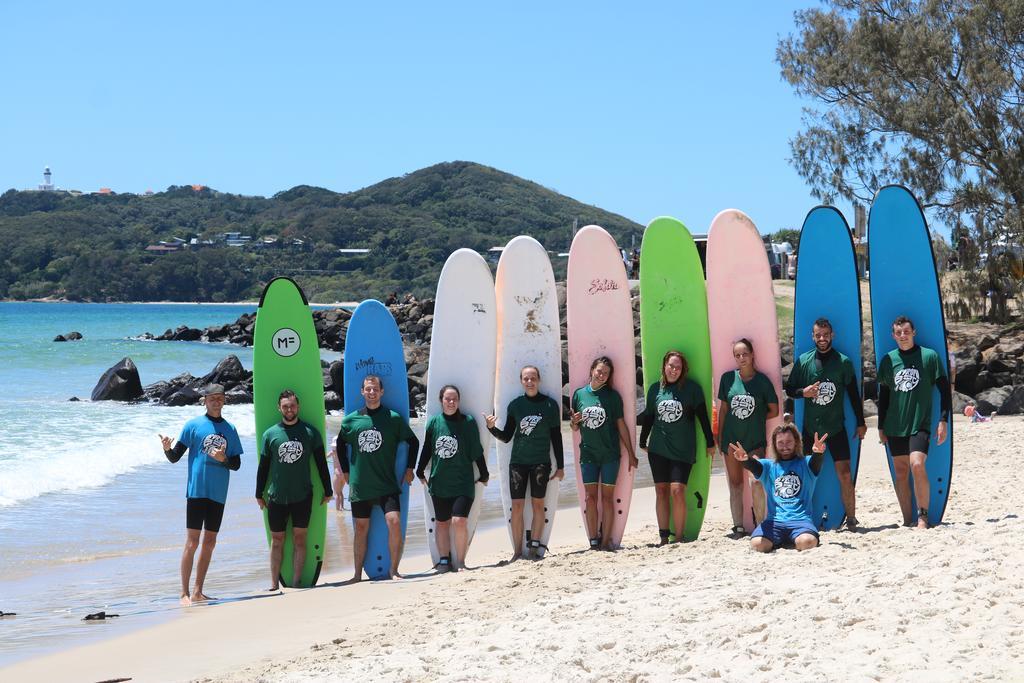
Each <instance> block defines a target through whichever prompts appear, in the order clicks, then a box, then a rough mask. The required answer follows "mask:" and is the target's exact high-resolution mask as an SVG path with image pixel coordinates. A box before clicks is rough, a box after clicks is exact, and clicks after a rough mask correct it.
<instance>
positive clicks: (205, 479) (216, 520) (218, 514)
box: [159, 384, 242, 607]
mask: <svg viewBox="0 0 1024 683" xmlns="http://www.w3.org/2000/svg"><path fill="white" fill-rule="evenodd" d="M203 397H204V398H203V403H204V405H205V406H206V414H205V415H203V416H201V417H195V418H192V419H191V420H189V421H188V422H186V423H185V426H184V427H182V429H181V435H180V436H179V437H178V443H176V444H175V443H173V440H172V439H171V437H169V436H163V435H162V434H161V435H159V436H160V443H161V445H162V446H163V448H164V455H165V456H167V459H168V460H170V461H171V462H172V463H175V462H178V461H179V460H181V457H182V456H183V455H185V452H186V451H187V452H188V482H187V484H186V488H185V527H186V531H187V535H186V537H185V550H184V552H183V553H182V555H181V600H180V602H181V604H182V605H184V606H186V607H187V606H188V605H191V604H192V603H193V602H201V601H204V600H209V599H210V598H209V597H207V596H206V595H205V594H204V593H203V583H204V582H205V581H206V570H207V569H209V567H210V559H211V558H212V557H213V548H214V546H216V545H217V532H219V531H220V523H221V519H222V518H223V517H224V502H225V501H226V500H227V497H228V476H229V474H230V473H231V472H232V471H234V470H237V469H238V468H239V467H241V466H242V442H241V441H239V439H238V432H237V431H235V428H234V426H232V424H231V423H230V422H228V421H227V420H225V419H224V418H223V417H221V411H222V410H223V409H224V387H223V386H221V385H220V384H210V385H208V386H207V387H206V388H205V389H204V390H203ZM172 444H173V447H172ZM203 529H205V532H203V537H202V550H201V551H200V552H199V564H198V565H197V566H196V584H195V588H194V589H193V590H192V591H191V592H189V589H188V584H189V580H190V578H191V576H192V561H193V559H194V558H195V554H196V550H197V549H198V548H199V545H200V543H199V534H200V532H201V531H203Z"/></svg>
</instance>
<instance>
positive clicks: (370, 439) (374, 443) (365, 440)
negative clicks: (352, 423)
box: [359, 429, 384, 453]
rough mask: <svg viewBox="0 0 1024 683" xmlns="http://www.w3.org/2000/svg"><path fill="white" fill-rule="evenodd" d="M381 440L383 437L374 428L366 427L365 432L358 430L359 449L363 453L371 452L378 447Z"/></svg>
mask: <svg viewBox="0 0 1024 683" xmlns="http://www.w3.org/2000/svg"><path fill="white" fill-rule="evenodd" d="M383 442H384V437H382V436H381V435H380V432H378V431H377V430H376V429H367V430H366V431H365V432H359V450H360V451H362V452H363V453H373V452H374V451H376V450H377V449H378V448H380V445H381V443H383Z"/></svg>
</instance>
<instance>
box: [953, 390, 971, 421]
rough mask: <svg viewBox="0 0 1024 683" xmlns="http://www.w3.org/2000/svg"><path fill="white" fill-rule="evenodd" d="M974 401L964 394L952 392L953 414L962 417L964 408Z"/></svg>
mask: <svg viewBox="0 0 1024 683" xmlns="http://www.w3.org/2000/svg"><path fill="white" fill-rule="evenodd" d="M973 400H974V399H972V398H971V397H970V396H968V395H966V394H961V393H960V392H959V391H954V392H953V414H954V415H963V414H964V408H966V407H967V405H968V404H969V403H971V402H972V401H973Z"/></svg>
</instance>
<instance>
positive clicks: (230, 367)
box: [203, 354, 252, 388]
mask: <svg viewBox="0 0 1024 683" xmlns="http://www.w3.org/2000/svg"><path fill="white" fill-rule="evenodd" d="M250 377H252V373H251V372H249V371H248V370H246V369H245V368H244V367H242V361H240V360H238V356H236V355H234V354H231V355H230V356H228V357H226V358H224V359H222V360H221V361H220V362H219V363H217V365H216V367H214V368H213V370H211V371H210V372H209V374H207V375H206V376H204V377H203V384H204V385H205V384H214V383H216V384H223V385H224V387H225V388H227V387H228V386H233V385H235V384H238V383H239V382H244V381H245V380H247V379H249V378H250Z"/></svg>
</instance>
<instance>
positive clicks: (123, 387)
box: [92, 358, 142, 401]
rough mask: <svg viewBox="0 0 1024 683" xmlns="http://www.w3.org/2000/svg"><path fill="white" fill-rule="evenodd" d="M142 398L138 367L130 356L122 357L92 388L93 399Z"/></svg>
mask: <svg viewBox="0 0 1024 683" xmlns="http://www.w3.org/2000/svg"><path fill="white" fill-rule="evenodd" d="M138 398H142V382H141V381H140V380H139V369H138V368H137V367H135V363H133V362H132V359H131V358H122V359H121V360H120V361H118V362H117V363H116V364H115V365H113V366H112V367H111V368H110V369H109V370H107V371H106V372H104V373H103V376H102V377H100V381H99V382H97V383H96V386H95V387H94V388H93V390H92V400H93V401H134V400H136V399H138Z"/></svg>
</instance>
